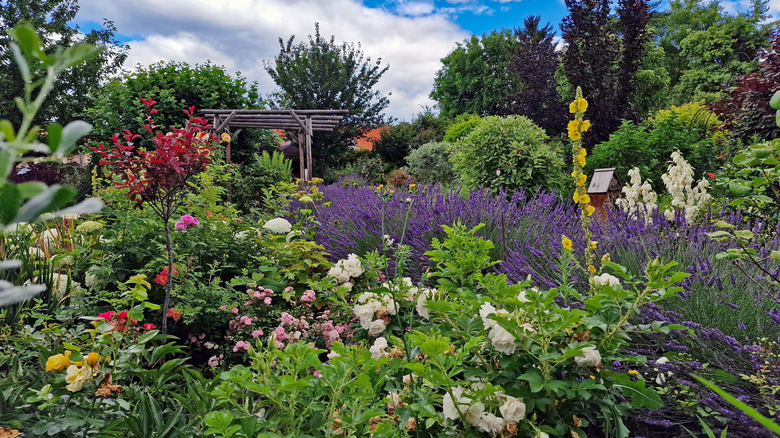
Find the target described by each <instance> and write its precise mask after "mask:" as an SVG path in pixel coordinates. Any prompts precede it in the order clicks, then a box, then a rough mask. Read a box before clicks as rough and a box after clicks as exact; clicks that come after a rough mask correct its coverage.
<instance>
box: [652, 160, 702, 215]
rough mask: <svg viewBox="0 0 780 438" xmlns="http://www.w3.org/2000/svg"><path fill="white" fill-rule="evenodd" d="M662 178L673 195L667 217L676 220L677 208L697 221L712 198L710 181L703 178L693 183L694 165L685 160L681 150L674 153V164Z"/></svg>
mask: <svg viewBox="0 0 780 438" xmlns="http://www.w3.org/2000/svg"><path fill="white" fill-rule="evenodd" d="M661 179H662V180H663V182H664V184H665V185H666V190H668V191H669V194H670V195H671V196H672V208H668V209H666V210H665V211H664V216H665V217H666V219H668V220H670V221H671V220H674V212H675V210H677V209H681V210H683V213H684V214H685V220H686V221H688V222H689V223H691V222H693V221H695V220H696V216H698V214H699V211H700V210H701V209H702V207H704V205H705V204H706V203H707V201H709V200H710V198H711V196H710V195H709V194H708V193H707V189H708V188H709V186H710V183H709V182H707V180H705V179H704V178H702V179H701V180H699V182H698V183H697V184H696V185H695V186H694V185H693V183H694V181H693V167H692V166H691V165H690V164H688V162H687V161H685V158H683V156H682V154H680V151H674V152H673V153H672V164H671V165H670V166H669V167H668V168H667V170H666V173H664V174H663V175H661Z"/></svg>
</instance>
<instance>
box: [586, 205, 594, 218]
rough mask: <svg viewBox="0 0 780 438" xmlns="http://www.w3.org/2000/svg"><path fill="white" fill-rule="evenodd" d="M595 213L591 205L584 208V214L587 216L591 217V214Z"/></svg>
mask: <svg viewBox="0 0 780 438" xmlns="http://www.w3.org/2000/svg"><path fill="white" fill-rule="evenodd" d="M595 212H596V207H594V206H592V205H588V206H586V207H585V213H587V215H588V216H593V213H595Z"/></svg>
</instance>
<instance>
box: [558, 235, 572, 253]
mask: <svg viewBox="0 0 780 438" xmlns="http://www.w3.org/2000/svg"><path fill="white" fill-rule="evenodd" d="M561 245H562V246H563V249H565V250H566V251H571V245H572V242H571V239H569V238H568V237H566V236H561Z"/></svg>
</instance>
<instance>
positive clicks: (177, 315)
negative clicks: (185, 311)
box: [168, 307, 181, 321]
mask: <svg viewBox="0 0 780 438" xmlns="http://www.w3.org/2000/svg"><path fill="white" fill-rule="evenodd" d="M168 318H173V320H174V321H178V320H179V319H181V312H179V311H178V310H176V308H175V307H171V308H170V309H168Z"/></svg>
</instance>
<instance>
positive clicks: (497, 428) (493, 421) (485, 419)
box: [476, 412, 504, 436]
mask: <svg viewBox="0 0 780 438" xmlns="http://www.w3.org/2000/svg"><path fill="white" fill-rule="evenodd" d="M476 426H477V428H478V429H479V430H481V431H483V432H485V433H487V434H490V436H496V435H498V434H500V433H501V431H503V430H504V419H503V418H501V417H497V416H495V415H493V414H491V413H489V412H483V413H482V415H480V417H479V419H478V420H477V424H476Z"/></svg>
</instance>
